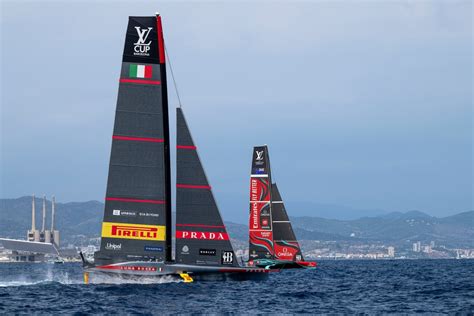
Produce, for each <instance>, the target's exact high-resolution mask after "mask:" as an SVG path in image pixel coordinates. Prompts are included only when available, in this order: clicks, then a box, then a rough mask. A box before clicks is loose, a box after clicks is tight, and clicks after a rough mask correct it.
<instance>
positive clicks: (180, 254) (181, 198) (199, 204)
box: [176, 108, 238, 266]
mask: <svg viewBox="0 0 474 316" xmlns="http://www.w3.org/2000/svg"><path fill="white" fill-rule="evenodd" d="M176 150H177V155H176V156H177V167H176V168H177V171H176V175H177V179H176V263H182V264H197V265H212V266H216V265H222V266H238V262H237V260H236V257H235V253H234V250H233V248H232V244H231V242H230V239H229V235H228V234H227V231H226V228H225V226H224V222H223V221H222V217H221V215H220V212H219V209H218V207H217V204H216V201H215V199H214V196H213V194H212V190H211V186H210V185H209V182H208V180H207V177H206V174H205V172H204V169H203V167H202V164H201V160H200V159H199V155H198V152H197V148H196V145H195V144H194V141H193V139H192V136H191V133H190V131H189V128H188V125H187V123H186V120H185V118H184V115H183V111H182V109H181V108H178V109H177V149H176Z"/></svg>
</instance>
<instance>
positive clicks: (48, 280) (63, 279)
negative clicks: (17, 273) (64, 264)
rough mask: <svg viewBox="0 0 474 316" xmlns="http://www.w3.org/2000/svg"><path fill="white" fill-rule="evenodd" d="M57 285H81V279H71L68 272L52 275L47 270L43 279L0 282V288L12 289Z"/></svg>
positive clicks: (22, 278)
mask: <svg viewBox="0 0 474 316" xmlns="http://www.w3.org/2000/svg"><path fill="white" fill-rule="evenodd" d="M53 283H59V284H64V285H70V284H82V283H83V282H82V279H79V278H72V277H71V276H70V275H69V273H68V272H62V273H52V271H50V270H48V271H47V273H46V275H45V276H44V277H41V276H40V277H39V278H35V279H33V278H26V277H20V278H18V279H16V280H8V281H0V287H14V286H32V285H39V284H53Z"/></svg>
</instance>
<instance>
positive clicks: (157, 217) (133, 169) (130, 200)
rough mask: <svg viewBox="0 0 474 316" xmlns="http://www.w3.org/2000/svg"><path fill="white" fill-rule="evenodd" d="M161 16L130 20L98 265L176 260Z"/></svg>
mask: <svg viewBox="0 0 474 316" xmlns="http://www.w3.org/2000/svg"><path fill="white" fill-rule="evenodd" d="M168 125H169V124H168V100H167V89H166V66H165V54H164V42H163V33H162V27H161V17H160V16H159V15H157V16H153V17H130V18H129V22H128V27H127V35H126V39H125V47H124V53H123V60H122V70H121V73H120V84H119V92H118V100H117V109H116V114H115V124H114V131H113V136H112V149H111V156H110V166H109V175H108V182H107V193H106V198H105V210H104V218H103V224H102V241H101V245H100V251H99V252H97V253H96V254H95V261H96V263H97V264H109V263H115V262H123V261H131V260H156V261H171V184H170V152H169V142H170V141H169V126H168Z"/></svg>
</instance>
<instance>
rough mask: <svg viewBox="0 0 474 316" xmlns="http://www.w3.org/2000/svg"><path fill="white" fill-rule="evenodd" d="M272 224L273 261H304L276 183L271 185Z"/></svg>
mask: <svg viewBox="0 0 474 316" xmlns="http://www.w3.org/2000/svg"><path fill="white" fill-rule="evenodd" d="M272 223H273V249H274V255H275V259H279V260H288V261H304V259H303V255H302V253H301V248H300V245H299V243H298V240H297V239H296V236H295V233H294V232H293V227H292V226H291V222H290V219H289V218H288V214H287V213H286V210H285V204H284V203H283V200H282V198H281V195H280V192H279V191H278V187H277V185H276V183H273V185H272Z"/></svg>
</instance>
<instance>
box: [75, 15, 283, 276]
mask: <svg viewBox="0 0 474 316" xmlns="http://www.w3.org/2000/svg"><path fill="white" fill-rule="evenodd" d="M176 111H177V113H176V114H177V115H176V117H177V127H176V131H177V135H176V136H177V137H176V138H177V145H176V151H177V159H176V169H177V172H176V173H177V179H176V225H175V232H174V233H173V232H172V220H171V217H172V213H171V202H172V201H171V159H170V150H171V144H170V126H169V119H168V95H167V78H166V63H165V46H164V41H163V29H162V22H161V16H160V15H159V14H157V15H156V16H151V17H129V22H128V27H127V33H126V38H125V47H124V53H123V60H122V68H121V72H120V79H119V91H118V99H117V107H116V112H115V123H114V129H113V135H112V148H111V155H110V164H109V173H108V181H107V190H106V197H105V208H104V217H103V222H102V232H101V237H102V238H101V245H100V250H99V251H97V252H96V253H95V254H94V262H93V263H92V262H89V261H88V260H86V259H85V258H84V256H82V254H81V256H82V258H83V267H84V280H85V282H86V283H87V282H88V281H89V277H90V276H93V275H95V274H107V275H113V276H116V277H120V278H134V279H135V278H140V277H150V276H152V277H154V276H163V275H173V276H177V277H181V278H182V279H183V280H184V281H185V282H192V281H193V280H194V279H237V280H242V279H262V278H265V277H266V276H267V275H268V273H269V272H275V271H278V270H279V269H280V265H278V264H277V265H275V267H273V266H264V265H263V263H262V262H259V261H258V260H257V261H255V260H253V261H252V263H251V264H244V265H240V264H239V262H238V261H237V257H236V255H235V251H234V249H233V247H232V243H231V241H230V236H229V234H228V233H227V230H226V227H225V224H224V222H223V220H222V216H221V214H220V212H219V208H218V207H217V204H216V201H215V199H214V195H213V193H212V188H211V186H210V183H209V181H208V179H207V176H206V174H205V172H204V168H203V165H202V162H201V159H200V158H199V155H198V148H197V146H196V144H195V142H194V140H193V138H192V136H191V132H190V129H189V127H188V124H187V122H186V119H185V115H184V113H183V110H182V109H181V108H177V110H176ZM173 237H174V238H175V240H176V243H175V245H176V246H175V256H174V257H173V256H172V239H173ZM255 263H256V264H255Z"/></svg>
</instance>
